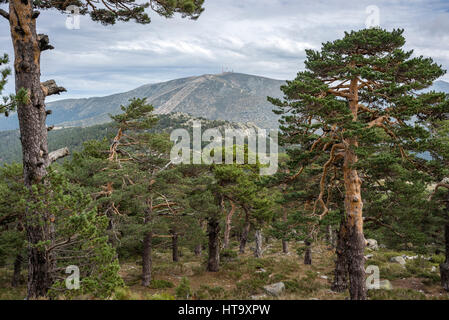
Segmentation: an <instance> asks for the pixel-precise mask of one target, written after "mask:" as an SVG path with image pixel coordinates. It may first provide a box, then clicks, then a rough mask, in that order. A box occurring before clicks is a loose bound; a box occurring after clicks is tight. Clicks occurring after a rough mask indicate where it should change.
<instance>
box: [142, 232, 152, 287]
mask: <svg viewBox="0 0 449 320" xmlns="http://www.w3.org/2000/svg"><path fill="white" fill-rule="evenodd" d="M152 240H153V233H152V232H151V231H150V232H147V233H146V234H145V237H144V239H143V253H142V286H144V287H149V286H150V284H151V269H152V264H153V258H152V249H153V245H152Z"/></svg>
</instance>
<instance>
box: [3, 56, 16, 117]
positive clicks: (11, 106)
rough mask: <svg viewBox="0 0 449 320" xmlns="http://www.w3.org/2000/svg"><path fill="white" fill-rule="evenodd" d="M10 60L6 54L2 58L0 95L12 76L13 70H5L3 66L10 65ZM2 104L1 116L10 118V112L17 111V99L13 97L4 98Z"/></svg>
mask: <svg viewBox="0 0 449 320" xmlns="http://www.w3.org/2000/svg"><path fill="white" fill-rule="evenodd" d="M8 62H9V58H8V55H6V54H4V55H3V57H0V74H1V76H0V95H1V94H2V91H3V90H4V88H5V85H6V83H7V78H8V76H10V75H11V69H10V68H3V67H2V65H5V64H8ZM2 100H3V101H2V102H0V114H2V113H3V114H4V115H5V116H8V115H9V113H10V112H12V111H14V110H15V109H16V99H15V97H14V96H13V95H10V96H3V97H2Z"/></svg>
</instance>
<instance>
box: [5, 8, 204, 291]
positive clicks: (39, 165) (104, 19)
mask: <svg viewBox="0 0 449 320" xmlns="http://www.w3.org/2000/svg"><path fill="white" fill-rule="evenodd" d="M203 2H204V0H174V1H162V0H155V1H151V2H143V3H137V2H136V1H135V0H122V1H107V0H106V1H102V2H101V3H98V2H92V1H82V0H80V1H60V0H43V1H31V0H2V1H1V2H0V4H8V5H9V10H8V11H5V10H3V9H0V15H1V16H2V17H3V18H4V19H6V20H7V21H8V22H9V25H10V30H11V39H12V44H13V47H14V68H15V70H14V74H15V80H16V81H15V83H16V96H17V97H18V100H17V101H18V105H17V112H18V118H19V124H20V132H21V143H22V155H23V168H24V183H25V185H26V186H27V187H29V188H30V187H31V186H32V185H35V184H40V183H41V182H43V179H44V177H45V176H46V174H47V168H48V167H49V165H50V164H51V160H52V159H51V157H50V153H49V151H48V143H47V127H46V118H47V115H48V114H50V113H51V111H50V110H46V109H45V98H46V97H47V96H50V95H54V94H60V93H61V92H64V91H66V89H65V88H63V87H60V86H58V85H57V84H56V83H55V81H54V80H48V81H45V82H42V83H41V80H40V74H41V72H40V58H41V53H42V52H43V51H46V50H51V49H54V47H53V46H52V45H50V43H49V37H48V36H47V35H45V34H38V33H37V28H36V26H37V20H38V17H39V14H40V11H39V10H47V9H55V10H57V11H59V12H65V11H66V10H68V9H71V7H70V6H77V7H78V8H79V13H80V14H81V15H90V17H91V19H92V20H93V21H98V22H100V23H102V24H104V25H111V24H114V23H116V22H117V21H123V22H128V21H131V20H133V21H135V22H136V23H141V24H148V23H150V21H151V20H150V17H149V16H148V14H147V13H145V9H146V8H151V9H152V10H153V11H154V12H156V13H157V14H158V15H161V16H164V17H167V18H169V17H172V16H173V15H174V14H175V13H179V14H181V15H182V16H183V17H189V18H192V19H197V18H198V16H199V15H200V14H201V12H202V11H203V7H202V5H203ZM27 214H28V215H37V216H41V218H42V219H46V217H45V213H44V212H31V211H30V210H27ZM29 220H32V219H29ZM25 228H26V229H27V235H28V240H29V242H30V249H29V251H30V253H29V255H28V257H29V286H28V296H29V298H37V297H41V296H45V295H46V292H47V290H48V283H49V281H48V279H49V278H50V276H49V268H48V261H47V258H46V257H45V256H44V255H43V253H42V252H39V251H38V250H37V249H35V248H34V244H35V243H36V242H39V241H41V240H42V239H46V238H48V235H47V234H42V230H41V229H39V228H37V227H35V226H28V225H26V226H25Z"/></svg>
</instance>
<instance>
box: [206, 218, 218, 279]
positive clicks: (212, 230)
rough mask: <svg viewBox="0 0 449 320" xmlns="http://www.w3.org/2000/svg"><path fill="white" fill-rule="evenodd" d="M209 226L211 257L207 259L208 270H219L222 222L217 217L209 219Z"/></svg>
mask: <svg viewBox="0 0 449 320" xmlns="http://www.w3.org/2000/svg"><path fill="white" fill-rule="evenodd" d="M207 228H208V236H209V258H208V260H207V271H210V272H218V271H219V269H220V244H219V233H220V224H219V223H218V221H217V220H215V219H209V222H208V225H207Z"/></svg>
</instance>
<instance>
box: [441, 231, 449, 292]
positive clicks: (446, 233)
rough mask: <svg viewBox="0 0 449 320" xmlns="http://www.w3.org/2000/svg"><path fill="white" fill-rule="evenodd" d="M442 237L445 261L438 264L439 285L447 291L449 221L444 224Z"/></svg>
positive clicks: (448, 277)
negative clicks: (444, 247) (444, 245)
mask: <svg viewBox="0 0 449 320" xmlns="http://www.w3.org/2000/svg"><path fill="white" fill-rule="evenodd" d="M444 238H445V244H446V261H445V262H444V263H442V264H441V265H440V274H441V285H442V286H443V288H444V290H446V291H449V223H447V224H446V225H445V226H444Z"/></svg>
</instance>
